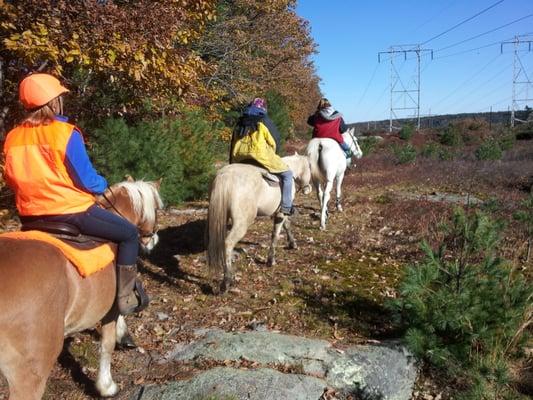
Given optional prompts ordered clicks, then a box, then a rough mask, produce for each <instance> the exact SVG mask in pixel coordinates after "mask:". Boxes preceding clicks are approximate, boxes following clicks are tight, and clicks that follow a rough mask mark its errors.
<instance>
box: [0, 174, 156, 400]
mask: <svg viewBox="0 0 533 400" xmlns="http://www.w3.org/2000/svg"><path fill="white" fill-rule="evenodd" d="M158 188H159V183H158V182H143V181H136V182H122V183H119V184H116V185H114V186H112V187H111V189H108V191H107V193H106V196H105V198H106V199H107V200H105V201H102V205H104V206H106V208H109V209H110V210H111V211H114V212H116V213H118V214H120V215H122V216H124V217H125V218H127V219H128V220H129V221H130V222H132V223H133V224H135V225H136V226H137V227H138V228H139V231H140V232H141V234H140V236H139V237H140V239H139V240H140V242H141V245H142V247H143V248H144V249H146V250H149V249H151V248H153V246H154V245H155V243H156V242H157V233H156V225H157V221H156V211H157V209H158V208H161V207H162V202H161V198H160V197H159V193H158ZM115 293H116V280H115V267H114V265H113V264H110V265H108V266H107V267H105V268H104V269H102V270H100V271H99V272H96V273H94V274H92V275H90V276H88V277H86V278H82V277H81V276H80V275H79V274H78V272H77V270H76V268H75V267H74V266H72V265H71V264H70V262H69V261H67V259H66V258H65V257H64V256H63V254H62V253H61V252H60V251H59V250H57V249H56V248H55V247H54V246H52V245H51V244H48V243H44V242H39V241H35V240H20V239H16V240H15V239H9V238H2V237H1V236H0V326H1V327H2V328H1V330H0V349H2V350H1V351H0V372H2V374H3V375H4V376H5V377H6V379H7V382H8V385H9V391H10V397H9V399H10V400H34V399H40V398H41V397H42V395H43V392H44V390H45V386H46V381H47V379H48V376H49V374H50V372H51V369H52V367H53V365H54V363H55V361H56V359H57V357H58V356H59V353H60V352H61V349H62V347H63V340H64V338H65V336H67V335H69V334H72V333H74V332H79V331H82V330H84V329H88V328H91V327H93V326H95V325H96V324H97V323H98V321H102V339H101V350H100V367H99V371H98V377H97V380H96V388H97V389H98V391H99V392H100V394H101V395H102V396H105V397H107V396H114V395H115V394H117V392H118V390H119V388H118V386H117V384H116V383H115V382H114V381H113V378H112V376H111V355H112V352H113V350H114V348H115V341H118V342H119V343H120V340H121V339H122V336H123V335H124V334H126V333H127V331H126V325H125V323H124V320H123V318H122V317H120V318H119V315H118V312H117V311H116V307H114V306H113V304H114V300H115Z"/></svg>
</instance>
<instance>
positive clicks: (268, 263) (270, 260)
mask: <svg viewBox="0 0 533 400" xmlns="http://www.w3.org/2000/svg"><path fill="white" fill-rule="evenodd" d="M274 265H276V260H274V259H268V261H267V267H273V266H274Z"/></svg>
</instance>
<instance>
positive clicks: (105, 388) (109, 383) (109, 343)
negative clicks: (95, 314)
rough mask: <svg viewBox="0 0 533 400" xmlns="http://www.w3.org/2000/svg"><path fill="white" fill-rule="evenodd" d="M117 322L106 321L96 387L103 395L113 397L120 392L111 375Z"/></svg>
mask: <svg viewBox="0 0 533 400" xmlns="http://www.w3.org/2000/svg"><path fill="white" fill-rule="evenodd" d="M116 338H117V334H116V322H115V320H112V321H110V322H104V323H103V325H102V339H101V344H100V367H99V368H98V377H97V378H96V389H97V390H98V392H99V393H100V395H101V396H102V397H112V396H114V395H116V394H117V393H118V386H117V384H116V383H115V382H114V381H113V377H112V376H111V357H112V355H113V350H114V349H115V341H116Z"/></svg>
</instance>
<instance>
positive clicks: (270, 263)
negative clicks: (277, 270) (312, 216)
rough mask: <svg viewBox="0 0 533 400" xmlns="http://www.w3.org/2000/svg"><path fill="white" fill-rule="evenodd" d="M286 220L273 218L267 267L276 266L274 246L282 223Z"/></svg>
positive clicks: (278, 217)
mask: <svg viewBox="0 0 533 400" xmlns="http://www.w3.org/2000/svg"><path fill="white" fill-rule="evenodd" d="M287 220H288V217H286V216H277V215H276V216H275V217H274V228H273V229H272V242H271V243H270V250H269V252H268V260H267V265H268V266H269V267H272V266H274V265H276V245H277V244H278V240H279V234H280V232H281V228H282V227H283V225H284V223H285V222H286V221H287Z"/></svg>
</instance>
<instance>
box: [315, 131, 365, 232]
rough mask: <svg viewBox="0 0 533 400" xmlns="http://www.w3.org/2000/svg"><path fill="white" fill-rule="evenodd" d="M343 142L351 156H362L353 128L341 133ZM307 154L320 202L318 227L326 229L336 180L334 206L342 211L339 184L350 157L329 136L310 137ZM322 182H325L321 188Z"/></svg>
mask: <svg viewBox="0 0 533 400" xmlns="http://www.w3.org/2000/svg"><path fill="white" fill-rule="evenodd" d="M342 137H343V139H344V142H345V143H347V144H348V146H350V150H351V151H352V154H353V155H352V157H355V158H357V159H359V158H361V157H362V156H363V152H362V151H361V148H360V147H359V143H358V142H357V138H356V137H355V134H354V128H350V129H348V130H347V131H346V132H344V133H343V134H342ZM306 152H307V156H308V157H309V162H310V163H311V175H312V179H313V185H314V186H315V189H316V192H317V196H318V201H319V203H320V229H326V220H327V217H328V202H329V199H330V193H331V189H332V188H333V182H334V181H335V180H336V182H337V187H336V195H337V200H336V207H337V210H338V211H342V204H341V195H342V191H341V186H342V181H343V179H344V174H345V172H346V168H347V167H348V166H349V165H350V164H351V159H349V160H347V159H346V156H345V154H344V151H343V150H342V149H341V147H340V146H339V144H338V143H337V142H336V141H335V140H333V139H329V138H315V139H311V141H310V142H309V144H308V145H307V151H306ZM322 184H325V187H324V189H323V190H322Z"/></svg>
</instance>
